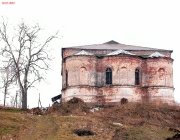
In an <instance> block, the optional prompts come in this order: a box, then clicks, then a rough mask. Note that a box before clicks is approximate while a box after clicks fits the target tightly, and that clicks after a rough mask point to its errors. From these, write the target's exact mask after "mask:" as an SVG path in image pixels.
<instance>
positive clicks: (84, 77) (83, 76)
mask: <svg viewBox="0 0 180 140" xmlns="http://www.w3.org/2000/svg"><path fill="white" fill-rule="evenodd" d="M80 84H81V85H88V71H87V69H86V68H85V67H81V68H80Z"/></svg>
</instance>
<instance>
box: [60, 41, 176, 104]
mask: <svg viewBox="0 0 180 140" xmlns="http://www.w3.org/2000/svg"><path fill="white" fill-rule="evenodd" d="M172 52H173V51H172V50H164V49H155V48H148V47H139V46H132V45H124V44H120V43H118V42H116V41H113V40H112V41H109V42H106V43H103V44H95V45H85V46H76V47H67V48H62V102H66V101H68V100H70V99H72V98H73V97H77V98H81V99H82V100H84V102H86V103H87V104H88V105H114V104H119V103H120V102H121V101H122V99H124V98H125V99H127V100H128V102H142V101H145V102H160V103H161V102H166V103H170V104H171V103H173V102H174V94H173V92H174V87H173V67H172V65H173V59H172V58H171V53H172Z"/></svg>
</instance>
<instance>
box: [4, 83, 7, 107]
mask: <svg viewBox="0 0 180 140" xmlns="http://www.w3.org/2000/svg"><path fill="white" fill-rule="evenodd" d="M6 94H7V88H6V86H5V89H4V107H5V106H6Z"/></svg>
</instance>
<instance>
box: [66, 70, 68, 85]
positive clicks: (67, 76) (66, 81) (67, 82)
mask: <svg viewBox="0 0 180 140" xmlns="http://www.w3.org/2000/svg"><path fill="white" fill-rule="evenodd" d="M66 86H68V71H67V70H66Z"/></svg>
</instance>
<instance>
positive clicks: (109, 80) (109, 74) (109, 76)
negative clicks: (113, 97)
mask: <svg viewBox="0 0 180 140" xmlns="http://www.w3.org/2000/svg"><path fill="white" fill-rule="evenodd" d="M106 84H112V70H111V69H110V68H107V69H106Z"/></svg>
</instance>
